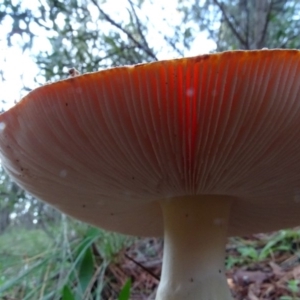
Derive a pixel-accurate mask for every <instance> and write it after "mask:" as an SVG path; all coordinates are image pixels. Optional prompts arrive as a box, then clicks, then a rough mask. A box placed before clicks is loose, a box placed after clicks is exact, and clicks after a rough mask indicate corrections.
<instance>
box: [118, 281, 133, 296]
mask: <svg viewBox="0 0 300 300" xmlns="http://www.w3.org/2000/svg"><path fill="white" fill-rule="evenodd" d="M130 289H131V280H130V279H129V280H127V281H126V283H125V285H124V286H123V288H122V290H121V292H120V294H119V298H118V300H129V299H130Z"/></svg>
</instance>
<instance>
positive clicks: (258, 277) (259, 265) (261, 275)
mask: <svg viewBox="0 0 300 300" xmlns="http://www.w3.org/2000/svg"><path fill="white" fill-rule="evenodd" d="M265 238H266V235H254V236H251V237H247V238H245V243H247V242H249V243H250V242H255V245H256V247H263V246H264V245H265V242H264V240H265ZM162 253H163V241H162V240H161V239H141V240H138V241H137V242H136V243H134V244H133V245H132V246H131V247H130V248H128V249H125V250H124V251H122V252H121V253H120V254H119V256H118V257H117V259H116V260H115V262H113V263H111V264H110V265H109V266H108V268H107V271H106V278H107V285H106V288H105V290H104V291H103V297H104V299H117V295H118V293H119V291H120V289H121V288H122V286H123V285H124V284H125V282H126V281H127V280H128V279H129V278H130V279H131V282H132V288H131V297H130V299H131V300H143V299H145V300H146V299H147V300H151V299H155V292H156V288H157V286H158V283H159V277H160V272H161V261H162ZM227 254H228V255H229V256H231V257H236V258H238V257H240V256H241V254H240V253H238V251H237V247H236V245H235V244H234V242H231V243H229V244H228V247H227ZM298 263H299V258H298V256H297V255H292V254H291V253H288V252H286V251H285V252H283V251H278V253H273V256H272V258H268V259H265V260H263V261H259V262H250V263H249V264H246V265H242V266H234V267H232V268H231V269H230V270H228V272H227V278H228V284H229V286H230V288H231V290H232V293H233V295H234V299H236V300H260V299H268V300H280V299H281V298H282V297H283V296H285V298H283V299H284V300H300V292H299V291H300V288H299V290H297V291H294V292H293V291H292V290H291V288H290V287H289V282H294V283H296V287H297V280H299V282H300V265H298ZM288 296H289V297H290V298H288Z"/></svg>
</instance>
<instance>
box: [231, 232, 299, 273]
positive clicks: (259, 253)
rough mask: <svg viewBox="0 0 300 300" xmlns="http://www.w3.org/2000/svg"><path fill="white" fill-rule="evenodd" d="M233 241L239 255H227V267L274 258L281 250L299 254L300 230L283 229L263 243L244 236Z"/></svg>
mask: <svg viewBox="0 0 300 300" xmlns="http://www.w3.org/2000/svg"><path fill="white" fill-rule="evenodd" d="M233 243H234V245H235V247H236V251H237V253H238V254H239V255H236V256H228V257H227V259H226V267H227V269H231V268H232V267H234V266H241V265H248V264H251V263H259V262H261V261H264V260H266V259H272V257H273V256H274V255H275V254H276V253H280V252H289V253H291V254H293V255H299V243H300V231H299V230H281V231H278V232H276V233H274V234H273V235H271V236H268V238H267V240H265V241H263V243H262V242H256V241H253V240H250V241H248V240H244V239H242V238H234V239H233Z"/></svg>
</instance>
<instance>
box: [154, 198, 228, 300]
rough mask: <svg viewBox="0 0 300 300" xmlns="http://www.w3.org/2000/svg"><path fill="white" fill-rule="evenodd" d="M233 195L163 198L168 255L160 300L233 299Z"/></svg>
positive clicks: (160, 289) (166, 250) (162, 276)
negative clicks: (229, 260)
mask: <svg viewBox="0 0 300 300" xmlns="http://www.w3.org/2000/svg"><path fill="white" fill-rule="evenodd" d="M231 204H232V198H230V197H225V196H195V197H183V198H175V199H171V200H168V201H162V202H161V206H162V210H163V215H164V224H165V225H164V226H165V234H164V256H163V269H162V275H161V282H160V285H159V288H158V292H157V296H156V300H183V299H184V300H196V299H197V300H209V299H210V300H232V299H233V298H232V296H231V293H230V290H229V287H228V284H227V280H226V276H225V264H224V262H225V245H226V242H227V227H228V220H229V212H230V206H231Z"/></svg>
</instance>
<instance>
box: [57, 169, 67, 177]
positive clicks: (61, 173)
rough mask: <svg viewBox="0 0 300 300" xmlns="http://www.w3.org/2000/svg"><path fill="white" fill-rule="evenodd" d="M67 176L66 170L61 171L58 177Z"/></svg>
mask: <svg viewBox="0 0 300 300" xmlns="http://www.w3.org/2000/svg"><path fill="white" fill-rule="evenodd" d="M67 174H68V172H67V170H61V171H60V172H59V176H60V177H62V178H65V177H66V176H67Z"/></svg>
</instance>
